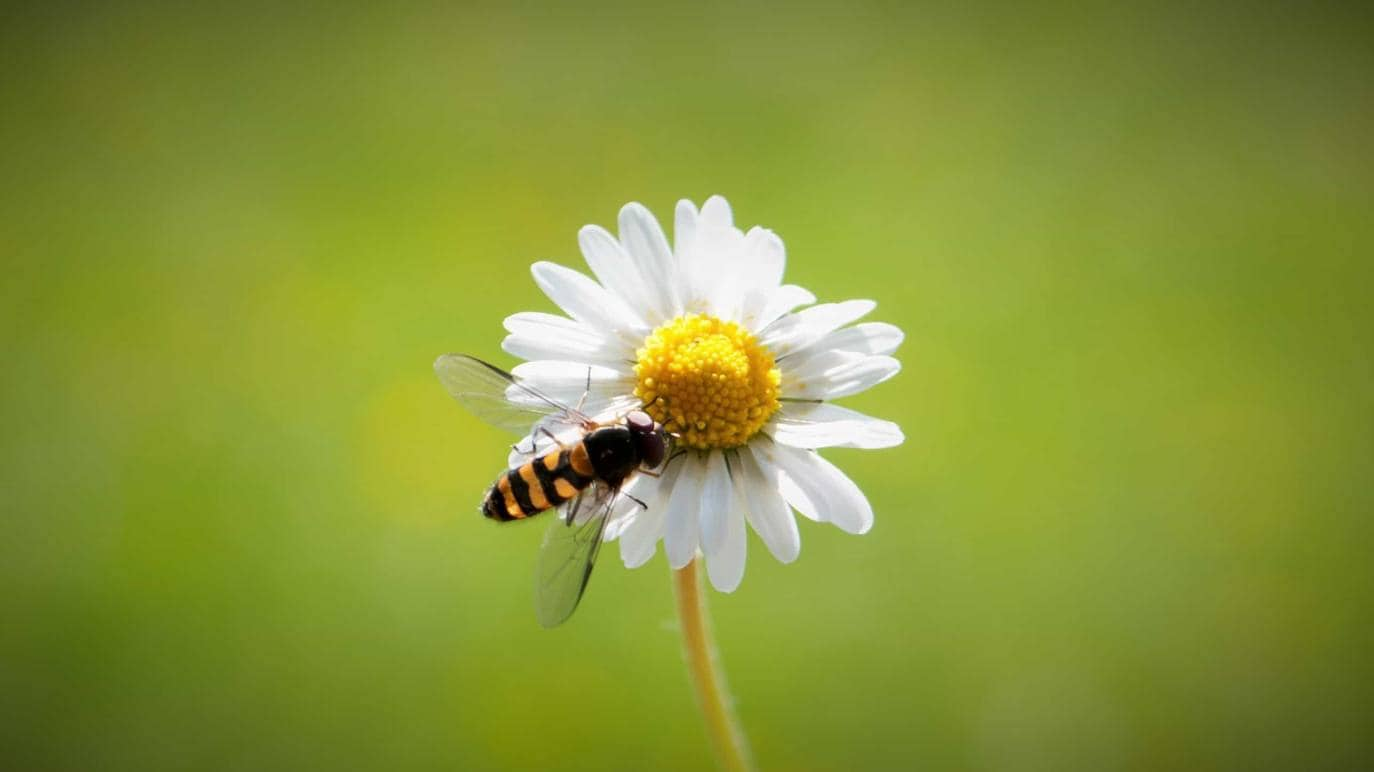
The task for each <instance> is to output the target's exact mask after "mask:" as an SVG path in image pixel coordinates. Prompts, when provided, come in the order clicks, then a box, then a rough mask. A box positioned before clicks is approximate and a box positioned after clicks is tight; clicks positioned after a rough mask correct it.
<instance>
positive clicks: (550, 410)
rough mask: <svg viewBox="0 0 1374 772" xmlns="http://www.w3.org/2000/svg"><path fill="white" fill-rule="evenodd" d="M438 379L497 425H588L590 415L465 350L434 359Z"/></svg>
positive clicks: (514, 428)
mask: <svg viewBox="0 0 1374 772" xmlns="http://www.w3.org/2000/svg"><path fill="white" fill-rule="evenodd" d="M434 372H435V373H436V374H437V375H438V376H439V382H440V383H442V384H444V388H445V389H447V390H448V393H449V394H450V395H452V397H453V398H454V399H456V400H458V402H459V404H461V405H462V406H463V407H465V408H467V409H468V410H470V411H471V412H472V414H473V415H475V416H477V417H478V418H480V419H482V420H483V421H486V422H487V423H489V424H491V425H492V426H495V427H497V428H498V429H505V430H506V431H510V432H514V433H516V434H528V433H530V427H532V426H534V425H535V424H536V423H544V424H545V425H557V424H560V423H562V424H566V425H583V426H585V425H589V424H591V423H592V421H591V419H590V418H588V417H587V416H585V415H583V414H582V413H581V412H579V411H577V410H575V409H573V408H571V407H569V406H567V405H565V404H563V403H561V402H559V401H558V400H556V399H553V398H552V397H549V396H548V395H546V394H543V393H542V392H540V391H539V390H538V389H536V388H534V387H533V386H530V385H529V384H527V383H524V382H523V381H521V380H520V379H519V378H516V377H515V376H513V375H511V374H510V373H508V372H506V371H505V370H502V369H501V368H499V367H497V366H496V365H493V364H488V363H486V362H483V361H482V360H480V359H477V358H475V357H470V356H468V355H466V354H444V355H443V356H441V357H439V359H438V360H437V361H435V363H434Z"/></svg>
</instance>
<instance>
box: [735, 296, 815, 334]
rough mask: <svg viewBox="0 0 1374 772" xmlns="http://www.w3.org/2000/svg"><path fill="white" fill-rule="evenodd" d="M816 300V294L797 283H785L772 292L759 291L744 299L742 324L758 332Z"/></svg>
mask: <svg viewBox="0 0 1374 772" xmlns="http://www.w3.org/2000/svg"><path fill="white" fill-rule="evenodd" d="M815 302H816V296H815V295H812V294H811V293H810V292H808V291H807V290H805V289H803V288H801V287H798V286H797V285H795V284H784V285H782V286H781V287H778V288H777V289H775V290H773V291H771V292H758V293H754V294H751V295H750V296H749V297H746V298H745V299H744V304H743V307H742V309H741V311H740V324H742V325H744V326H745V328H747V329H748V330H750V331H751V332H754V333H758V332H759V331H761V330H763V329H764V328H765V327H767V326H768V325H770V324H772V323H773V322H775V321H777V320H778V318H779V317H781V316H782V315H783V314H785V313H787V312H788V311H791V310H792V309H794V308H796V307H797V306H805V305H810V304H811V303H815Z"/></svg>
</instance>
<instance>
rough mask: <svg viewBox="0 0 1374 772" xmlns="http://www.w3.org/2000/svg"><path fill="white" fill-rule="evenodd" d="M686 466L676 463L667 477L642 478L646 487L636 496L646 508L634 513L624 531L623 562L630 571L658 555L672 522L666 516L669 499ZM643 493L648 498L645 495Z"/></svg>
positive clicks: (664, 473) (664, 475)
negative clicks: (665, 529) (664, 533)
mask: <svg viewBox="0 0 1374 772" xmlns="http://www.w3.org/2000/svg"><path fill="white" fill-rule="evenodd" d="M682 466H683V465H682V464H672V465H670V466H669V467H668V468H667V469H665V470H664V471H663V476H662V477H660V478H658V479H657V480H654V479H653V478H651V477H649V478H640V479H641V480H643V481H645V482H641V486H642V487H637V488H636V489H635V495H636V496H639V497H640V498H641V499H643V500H644V503H645V504H646V505H647V507H645V508H644V509H641V510H639V511H638V512H636V513H633V516H632V517H633V519H631V520H630V522H629V523H627V524H626V525H625V526H623V527H622V529H621V532H620V559H621V561H623V562H624V563H625V567H626V568H639V567H640V566H642V565H644V564H645V563H647V562H649V558H652V557H653V556H654V550H655V548H656V547H657V546H658V541H659V539H662V538H663V529H664V526H665V525H666V524H667V522H668V518H667V517H666V515H667V512H666V511H665V510H666V509H667V506H666V505H667V503H668V498H669V496H670V495H671V494H672V491H673V487H674V486H675V485H676V483H677V480H678V477H679V475H680V474H681V471H682ZM641 492H642V493H643V494H644V495H641Z"/></svg>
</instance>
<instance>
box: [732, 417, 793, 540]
mask: <svg viewBox="0 0 1374 772" xmlns="http://www.w3.org/2000/svg"><path fill="white" fill-rule="evenodd" d="M755 447H756V445H754V444H751V445H750V446H749V447H747V448H745V449H743V450H741V451H740V453H739V461H740V464H739V467H740V468H739V471H740V476H741V478H742V481H741V482H742V484H741V485H740V488H741V489H742V490H743V491H744V500H745V507H746V508H745V511H746V512H747V513H748V517H749V525H751V526H753V528H754V533H757V534H758V535H759V538H760V539H763V543H764V545H765V546H767V547H768V551H769V552H771V553H773V557H775V558H777V559H778V560H780V561H782V562H783V563H791V562H792V561H794V560H796V559H797V554H798V553H800V552H801V534H800V533H799V532H798V531H797V520H796V518H794V517H793V516H792V510H790V509H788V508H787V501H786V500H785V499H784V498H783V497H782V491H781V490H780V489H779V486H778V471H777V468H776V467H775V466H774V465H773V462H772V461H771V460H770V459H768V458H767V457H765V458H763V459H759V458H758V456H757V455H756V453H755ZM765 452H766V451H765Z"/></svg>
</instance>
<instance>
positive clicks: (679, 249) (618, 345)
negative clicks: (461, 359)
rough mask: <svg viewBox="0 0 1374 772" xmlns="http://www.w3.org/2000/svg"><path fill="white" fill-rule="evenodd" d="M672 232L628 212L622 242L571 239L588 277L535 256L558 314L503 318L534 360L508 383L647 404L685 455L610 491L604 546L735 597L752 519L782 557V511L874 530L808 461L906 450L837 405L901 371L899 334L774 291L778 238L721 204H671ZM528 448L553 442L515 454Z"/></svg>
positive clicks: (786, 523) (590, 235)
mask: <svg viewBox="0 0 1374 772" xmlns="http://www.w3.org/2000/svg"><path fill="white" fill-rule="evenodd" d="M673 237H674V238H673V244H672V246H671V247H670V246H669V243H668V239H667V238H666V237H665V235H664V232H663V229H662V228H661V227H660V226H659V223H658V221H657V220H656V219H655V218H654V216H653V215H652V214H650V212H649V210H648V209H646V208H645V207H644V206H642V205H640V204H637V203H631V204H627V205H626V206H625V207H624V208H623V209H621V210H620V219H619V237H618V238H617V237H616V236H613V235H612V234H611V233H610V232H608V231H607V230H605V229H604V228H601V227H600V226H596V225H588V226H586V227H584V228H582V230H581V231H580V232H579V233H578V243H579V245H580V246H581V249H582V254H583V256H584V257H585V258H586V261H587V266H588V267H589V268H590V269H591V272H592V274H593V275H594V276H595V279H593V278H591V277H589V276H587V275H586V274H583V273H580V272H578V271H575V270H572V269H570V268H566V267H563V266H561V265H557V264H555V263H551V262H538V263H535V264H534V265H533V267H532V268H531V272H532V273H533V274H534V280H535V283H537V284H538V285H539V288H540V289H541V290H543V292H544V294H546V295H547V296H548V297H549V299H550V300H552V301H553V302H554V303H555V304H556V305H557V306H558V307H559V308H560V309H562V311H563V312H564V313H565V314H567V316H559V315H555V314H546V313H538V312H521V313H517V314H514V315H512V316H510V317H508V318H507V319H506V320H505V328H506V330H507V331H508V332H509V333H510V334H509V335H508V336H507V337H506V339H505V340H504V341H503V343H502V348H504V349H505V350H506V351H507V352H508V353H510V354H512V355H514V356H516V357H519V358H522V359H525V360H528V361H526V362H524V363H523V364H520V365H518V366H517V367H515V369H514V370H513V374H514V375H515V376H516V377H518V378H520V379H522V380H523V381H524V382H526V383H529V384H530V385H532V386H534V387H535V388H537V389H539V390H540V391H542V392H544V393H547V394H549V395H551V396H554V397H556V398H560V399H562V400H564V401H566V402H568V403H570V404H573V403H577V402H578V401H579V400H583V404H584V406H585V410H586V412H587V413H588V414H591V415H594V416H612V415H615V414H617V413H619V414H622V415H623V413H624V412H625V411H626V410H627V409H629V408H630V407H642V409H643V410H645V411H646V412H648V413H649V414H650V415H652V416H653V417H654V419H655V420H657V421H659V422H661V423H662V424H663V425H664V427H665V428H666V430H667V431H668V432H669V433H670V434H671V435H672V436H673V438H674V445H675V448H676V449H677V450H680V451H685V452H684V453H680V454H679V455H678V457H677V458H676V459H674V460H673V461H672V462H670V463H669V464H668V466H667V467H666V468H665V469H664V470H663V473H662V475H661V476H659V477H657V478H655V477H651V476H648V475H636V476H635V477H634V478H633V479H632V481H631V482H629V483H628V484H627V485H626V489H625V492H626V493H629V494H631V496H632V497H633V498H631V496H624V497H621V499H620V501H619V502H618V504H617V506H616V509H615V511H614V512H613V513H612V514H611V516H610V517H611V519H610V521H609V522H608V524H607V526H606V535H605V538H606V539H608V540H610V539H619V541H620V555H621V558H622V560H623V561H624V563H625V565H626V566H627V567H630V568H635V567H638V566H641V565H643V564H644V563H646V562H647V561H648V560H649V559H650V558H651V557H653V555H654V553H655V551H656V549H657V545H658V543H659V542H660V541H662V542H663V545H664V550H665V552H666V554H667V557H668V561H669V563H670V564H671V565H672V567H673V568H674V569H682V568H684V567H686V566H687V565H688V564H690V563H691V562H692V561H693V560H694V559H696V558H697V556H698V555H703V556H704V557H705V563H706V569H707V573H708V575H709V577H710V580H711V584H712V585H713V586H714V587H715V588H716V589H717V590H721V591H723V592H730V591H733V590H734V589H735V588H736V587H738V586H739V583H740V580H741V579H742V578H743V576H744V564H745V544H746V539H745V524H746V523H748V525H749V527H751V528H753V529H754V531H755V533H757V534H758V536H759V537H760V539H761V540H762V541H763V543H764V544H765V545H766V546H767V548H768V550H769V551H770V552H771V553H773V556H774V557H775V558H777V559H778V560H780V561H782V562H784V563H789V562H791V561H793V560H795V559H796V558H797V555H798V552H799V550H800V549H801V538H800V535H799V533H798V530H797V523H796V520H795V518H794V517H793V515H792V510H793V509H795V510H796V511H797V512H800V513H801V514H802V515H804V516H805V517H808V518H810V519H811V520H815V521H817V522H825V523H832V524H834V525H835V526H837V527H838V528H840V529H841V530H843V531H846V532H848V533H854V534H862V533H865V532H866V531H868V529H869V528H870V527H872V525H873V510H872V507H870V506H869V503H868V500H867V499H866V498H865V497H864V494H863V492H862V491H860V490H859V487H858V486H857V485H855V484H854V482H853V481H852V480H850V479H849V477H847V476H846V475H845V474H844V472H842V471H840V470H839V468H837V467H836V466H835V465H834V464H832V463H830V462H829V461H827V460H826V459H824V458H822V457H821V455H820V454H819V453H817V452H816V451H817V449H818V448H827V447H848V448H886V447H891V446H894V445H898V444H900V443H901V442H902V439H903V437H902V432H901V429H899V428H898V427H897V425H896V424H894V423H892V422H890V421H884V420H880V419H877V418H873V417H870V416H867V415H864V414H862V413H858V412H855V411H853V410H850V409H847V408H844V407H840V406H838V405H836V404H834V403H833V401H832V400H836V399H839V398H842V397H847V396H849V395H851V394H857V393H859V392H861V391H864V390H866V389H868V388H870V387H872V386H874V385H876V384H879V383H882V382H883V381H885V380H887V379H888V378H891V377H892V376H893V375H895V374H896V373H897V371H898V370H899V369H900V365H899V363H898V362H897V360H896V359H894V358H892V356H891V354H892V353H893V352H894V351H895V350H896V349H897V346H898V345H899V344H900V343H901V342H902V332H901V330H899V329H897V328H896V327H895V326H893V325H891V324H885V323H882V322H864V323H859V324H855V322H857V321H858V320H859V319H861V318H862V317H864V316H866V315H867V314H868V313H869V312H871V311H872V310H873V308H874V306H875V305H876V304H875V303H874V302H873V301H871V300H849V301H845V302H842V303H822V304H819V305H813V304H815V302H816V298H815V296H814V295H812V294H811V293H810V292H808V291H807V290H805V289H802V288H801V287H798V286H796V285H792V284H783V283H782V277H783V267H784V263H785V260H786V255H785V251H784V248H783V243H782V240H781V239H780V238H778V236H777V234H775V233H773V232H772V231H770V230H768V229H766V228H761V227H754V228H751V229H750V230H749V231H748V232H747V233H746V232H743V231H741V230H740V229H739V228H737V227H735V225H734V220H733V216H732V214H731V211H730V205H729V204H728V203H726V201H725V199H724V198H721V197H720V196H714V197H712V198H710V199H708V200H707V201H706V203H705V204H704V205H702V207H701V209H700V210H698V209H697V207H696V205H695V204H693V203H692V202H691V201H685V200H684V201H680V202H678V205H677V210H676V212H675V218H674V226H673ZM803 306H805V308H802V307H803ZM798 309H800V310H798ZM512 397H513V398H516V397H517V395H512ZM531 443H534V445H535V446H540V445H543V446H545V447H547V445H548V444H551V443H552V440H551V439H548V438H541V437H539V436H532V437H528V438H526V440H525V441H524V442H522V443H521V447H525V448H528V447H530V444H531ZM512 463H518V459H517V458H516V457H515V456H514V454H513V457H512ZM636 499H637V500H638V501H642V502H643V503H644V504H645V505H646V506H644V507H641V506H639V504H638V503H636V502H635V500H636Z"/></svg>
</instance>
